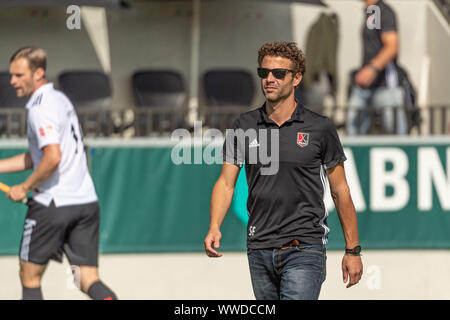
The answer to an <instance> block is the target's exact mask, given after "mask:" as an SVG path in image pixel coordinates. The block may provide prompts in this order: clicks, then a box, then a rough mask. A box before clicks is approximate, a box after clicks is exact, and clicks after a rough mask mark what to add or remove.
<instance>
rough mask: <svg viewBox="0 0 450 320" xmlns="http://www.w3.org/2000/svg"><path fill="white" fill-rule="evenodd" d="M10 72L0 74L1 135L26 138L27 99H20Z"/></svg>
mask: <svg viewBox="0 0 450 320" xmlns="http://www.w3.org/2000/svg"><path fill="white" fill-rule="evenodd" d="M10 80H11V76H10V74H9V72H0V134H7V135H8V136H9V135H17V136H25V134H26V119H25V105H26V103H27V98H26V97H23V98H18V97H17V95H16V91H15V90H14V88H13V87H12V86H11V84H10Z"/></svg>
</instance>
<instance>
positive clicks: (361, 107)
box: [346, 86, 371, 136]
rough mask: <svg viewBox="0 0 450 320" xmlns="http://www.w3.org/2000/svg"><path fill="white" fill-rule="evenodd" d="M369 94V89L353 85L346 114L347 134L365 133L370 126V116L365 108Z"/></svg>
mask: <svg viewBox="0 0 450 320" xmlns="http://www.w3.org/2000/svg"><path fill="white" fill-rule="evenodd" d="M370 96H371V92H370V90H368V89H362V88H360V87H358V86H353V88H352V91H351V94H350V98H349V101H348V110H347V116H346V129H347V134H348V135H349V136H355V135H360V134H366V133H367V131H368V129H369V126H370V116H369V114H368V112H367V110H366V109H367V104H368V100H369V99H370Z"/></svg>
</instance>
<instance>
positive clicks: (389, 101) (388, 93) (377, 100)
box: [346, 86, 408, 136]
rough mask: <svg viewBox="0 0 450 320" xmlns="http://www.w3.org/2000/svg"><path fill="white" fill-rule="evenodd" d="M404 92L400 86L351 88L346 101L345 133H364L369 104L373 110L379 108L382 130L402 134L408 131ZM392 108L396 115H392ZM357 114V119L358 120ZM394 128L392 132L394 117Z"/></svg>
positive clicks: (368, 122)
mask: <svg viewBox="0 0 450 320" xmlns="http://www.w3.org/2000/svg"><path fill="white" fill-rule="evenodd" d="M404 96H405V93H404V91H403V89H402V88H384V87H380V88H377V89H363V88H360V87H358V86H354V87H353V88H352V92H351V95H350V99H349V101H348V113H347V121H346V122H347V134H348V135H349V136H354V135H364V134H366V133H367V131H368V130H369V127H370V116H369V113H368V112H367V106H368V105H369V104H370V105H372V107H374V108H375V110H379V109H381V110H382V111H381V115H382V122H383V128H384V131H385V132H386V133H388V134H394V133H396V134H399V135H404V134H407V133H408V120H407V118H406V113H405V110H404V108H403V106H404ZM394 110H396V111H395V112H396V115H395V116H394ZM358 116H359V120H358ZM395 118H396V119H397V121H396V126H395V127H396V130H395V132H394V119H395Z"/></svg>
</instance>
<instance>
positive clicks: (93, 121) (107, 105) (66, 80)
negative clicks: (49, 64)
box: [58, 70, 114, 136]
mask: <svg viewBox="0 0 450 320" xmlns="http://www.w3.org/2000/svg"><path fill="white" fill-rule="evenodd" d="M58 85H59V89H60V90H61V91H62V92H64V93H65V94H66V95H67V96H68V97H69V99H70V101H72V103H73V105H74V106H75V108H76V109H77V113H78V117H79V119H80V123H81V125H82V127H83V131H84V134H86V135H90V134H94V135H99V134H100V135H106V136H107V135H110V134H111V133H112V132H113V131H114V126H113V122H112V120H111V110H110V109H111V100H112V98H111V96H112V89H111V83H110V79H109V76H108V75H107V74H105V73H104V72H102V71H84V70H80V71H64V72H62V73H60V74H59V76H58Z"/></svg>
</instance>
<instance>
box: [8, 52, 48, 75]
mask: <svg viewBox="0 0 450 320" xmlns="http://www.w3.org/2000/svg"><path fill="white" fill-rule="evenodd" d="M20 58H25V59H27V61H28V65H29V66H30V69H31V71H33V72H34V71H36V70H37V69H38V68H42V69H44V71H45V70H46V69H47V54H46V53H45V51H44V50H43V49H40V48H35V47H23V48H20V49H19V50H17V51H16V52H14V54H13V55H12V56H11V59H10V60H9V63H12V62H13V61H16V60H18V59H20Z"/></svg>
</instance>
